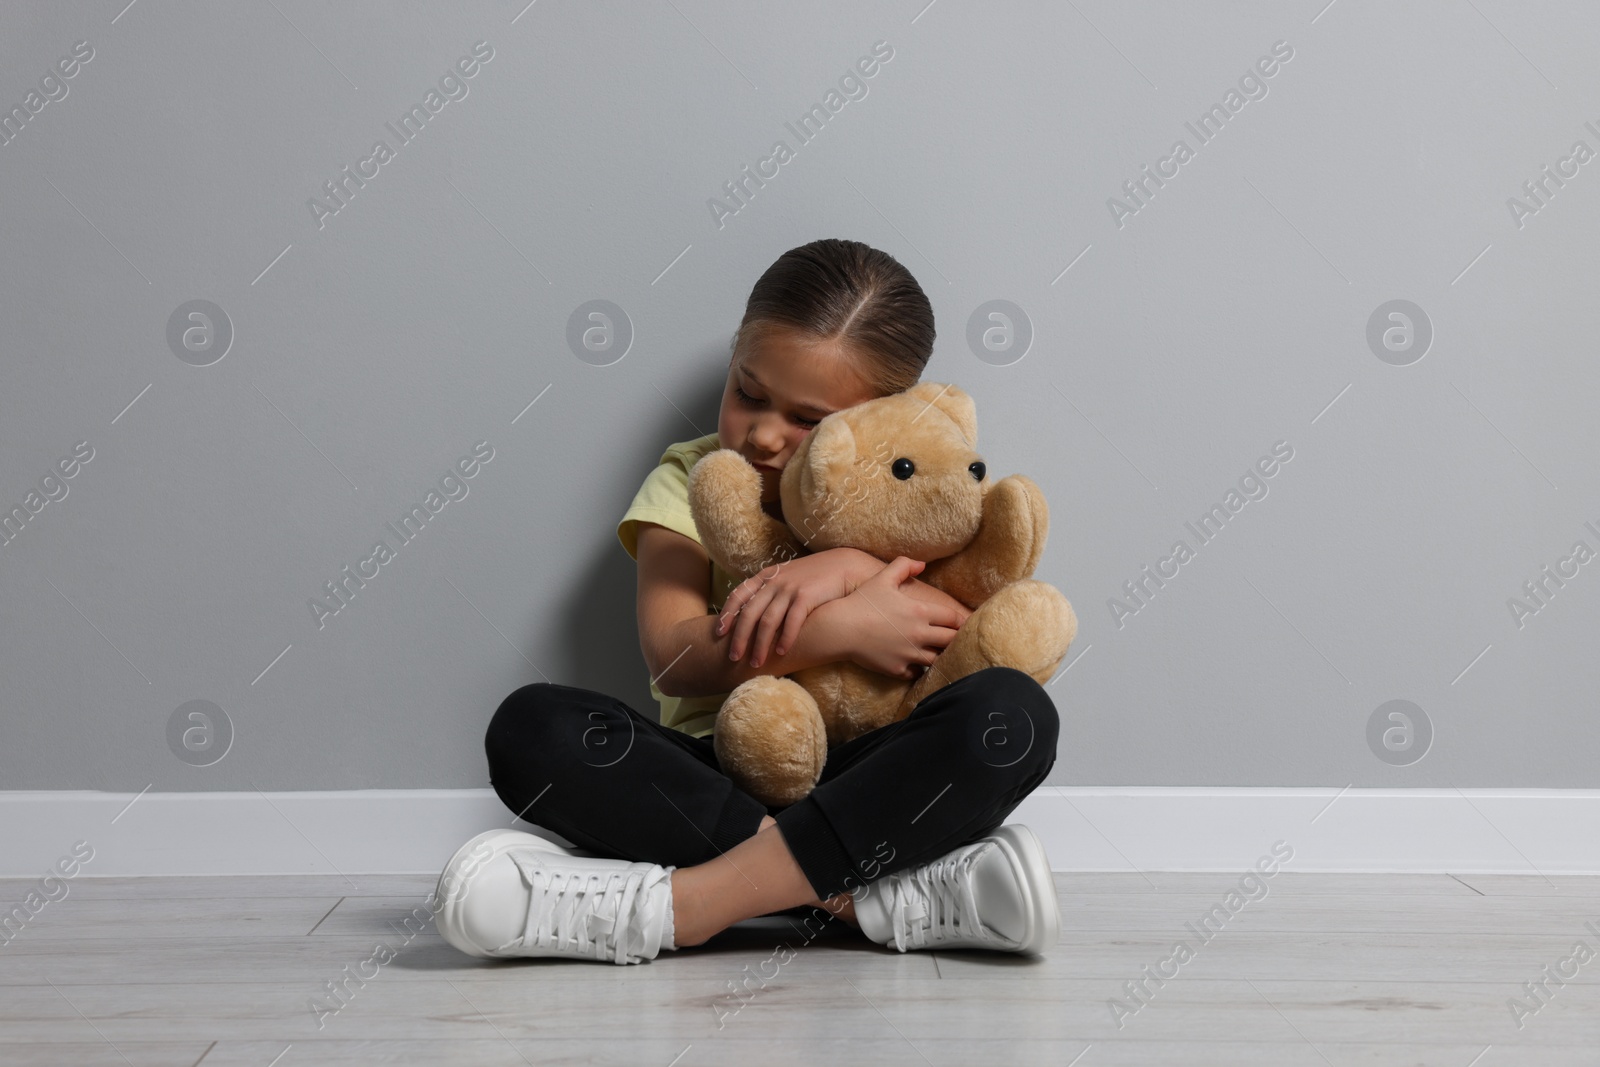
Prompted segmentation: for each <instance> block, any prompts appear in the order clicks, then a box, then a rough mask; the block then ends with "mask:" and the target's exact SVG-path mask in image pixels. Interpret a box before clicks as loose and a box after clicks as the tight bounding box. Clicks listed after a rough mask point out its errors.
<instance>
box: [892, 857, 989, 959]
mask: <svg viewBox="0 0 1600 1067" xmlns="http://www.w3.org/2000/svg"><path fill="white" fill-rule="evenodd" d="M992 847H993V845H992V844H991V843H989V842H978V843H977V844H974V845H973V846H972V847H970V848H965V849H959V850H957V851H955V852H952V853H950V854H949V855H946V856H943V857H941V858H939V859H937V860H934V861H933V862H931V863H926V864H922V865H921V866H918V867H911V868H907V869H906V870H904V871H897V872H895V873H894V874H892V875H890V876H889V878H888V879H885V880H886V881H888V882H889V885H888V887H887V888H888V889H889V892H890V897H889V905H890V906H889V912H890V914H891V915H892V916H893V917H894V946H895V947H896V948H897V949H899V950H900V951H901V952H904V951H906V950H907V949H911V948H922V947H924V946H927V945H938V944H940V943H943V942H957V943H967V944H971V943H973V942H989V941H997V940H999V938H998V937H997V936H996V935H995V934H994V933H993V932H991V931H990V930H989V928H988V927H986V926H985V925H983V920H982V919H980V918H979V917H978V902H977V898H976V897H975V896H974V895H973V892H972V882H973V879H972V866H973V864H974V863H976V862H977V861H978V858H979V857H980V856H982V855H983V854H984V852H985V851H987V850H988V849H990V848H992Z"/></svg>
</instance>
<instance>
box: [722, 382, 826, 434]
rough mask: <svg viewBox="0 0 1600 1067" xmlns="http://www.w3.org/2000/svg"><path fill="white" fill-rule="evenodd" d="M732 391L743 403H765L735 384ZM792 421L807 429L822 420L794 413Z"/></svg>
mask: <svg viewBox="0 0 1600 1067" xmlns="http://www.w3.org/2000/svg"><path fill="white" fill-rule="evenodd" d="M733 391H734V393H735V394H736V395H737V396H738V397H739V400H740V402H741V403H745V404H764V403H766V401H765V400H757V399H756V398H755V397H753V396H751V395H750V394H749V393H747V392H745V391H744V390H743V389H741V388H739V387H738V386H737V385H735V386H734V387H733ZM794 421H796V422H798V423H799V424H800V425H802V426H804V427H806V428H807V429H810V428H812V427H813V426H816V425H817V423H819V422H821V421H822V420H821V419H806V418H802V417H800V416H799V415H796V416H795V417H794Z"/></svg>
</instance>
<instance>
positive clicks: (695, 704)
mask: <svg viewBox="0 0 1600 1067" xmlns="http://www.w3.org/2000/svg"><path fill="white" fill-rule="evenodd" d="M721 447H722V446H721V445H720V444H719V443H718V441H717V435H716V434H714V433H710V434H706V435H705V436H704V437H698V438H695V439H694V440H693V441H680V442H678V443H677V444H674V445H669V446H668V447H667V450H666V451H665V452H663V453H662V454H661V461H660V464H659V465H658V466H657V467H656V468H655V470H653V471H651V472H650V474H649V476H648V477H646V478H645V480H644V484H643V485H641V486H640V487H639V491H638V492H637V493H636V494H634V497H633V503H632V504H631V505H629V506H628V510H627V511H626V512H624V513H623V516H622V521H621V522H619V523H618V524H617V539H618V540H620V541H621V542H622V547H623V548H624V549H626V550H627V552H628V555H629V556H631V557H632V558H633V559H634V560H636V561H637V560H638V558H639V523H641V522H653V523H656V524H658V525H661V526H665V527H666V528H667V529H669V530H676V531H677V532H678V533H681V534H683V535H684V536H685V537H692V538H694V540H695V541H696V542H699V541H700V531H699V530H698V529H696V527H695V524H694V515H693V513H691V512H690V510H689V471H690V470H691V469H692V468H693V467H694V465H695V464H696V463H698V462H700V460H701V458H702V457H703V456H706V455H708V454H709V453H712V452H715V451H716V450H717V449H719V448H721ZM739 582H740V579H738V578H736V577H734V576H733V575H731V574H729V573H728V572H727V571H725V570H723V569H722V568H721V567H719V566H717V564H716V561H714V560H713V561H712V563H711V587H710V588H709V589H707V590H706V599H707V600H708V602H709V603H710V611H709V612H708V614H712V615H715V614H718V613H720V612H721V611H722V605H723V603H724V602H725V601H727V599H728V594H729V593H731V592H733V590H734V589H735V588H737V587H738V585H739ZM650 695H651V696H653V697H655V698H656V702H657V703H658V704H660V705H661V725H663V726H669V727H671V728H672V729H675V730H682V731H683V732H684V733H686V734H688V735H689V736H691V737H707V736H710V734H711V732H712V729H713V727H715V726H716V719H717V711H718V710H719V709H720V708H721V707H722V702H723V701H724V700H726V699H727V697H728V694H727V693H715V694H712V695H709V696H700V697H670V696H667V695H666V694H665V693H663V692H662V691H661V690H660V689H659V688H657V687H656V683H655V682H653V681H652V682H651V683H650Z"/></svg>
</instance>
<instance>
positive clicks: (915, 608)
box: [841, 556, 972, 681]
mask: <svg viewBox="0 0 1600 1067" xmlns="http://www.w3.org/2000/svg"><path fill="white" fill-rule="evenodd" d="M925 566H927V564H926V563H924V562H923V561H922V560H919V559H911V558H909V557H907V556H897V557H896V558H895V560H894V562H893V563H890V564H889V565H888V566H886V567H884V568H883V569H882V570H880V571H879V572H878V573H877V574H875V575H873V576H872V577H871V578H869V579H867V581H866V582H864V583H863V584H862V585H861V586H860V587H859V588H858V589H856V591H855V592H853V593H851V594H850V595H849V596H847V597H845V598H844V600H843V601H841V604H842V605H843V607H842V610H841V613H842V615H843V622H842V624H841V625H843V626H844V627H845V628H846V630H847V632H848V635H849V642H850V644H849V647H850V649H851V654H850V659H851V662H853V663H856V664H857V665H859V666H861V667H865V668H866V669H867V670H869V671H877V672H878V673H879V674H886V675H888V676H889V677H891V678H903V679H905V680H906V681H912V680H914V679H916V678H917V677H918V676H919V675H920V674H921V673H922V671H923V670H924V669H925V668H927V667H928V666H929V665H930V664H931V663H933V661H934V660H935V659H937V658H938V656H939V653H940V652H943V651H944V647H945V646H946V645H948V644H949V643H950V642H951V641H952V640H954V638H955V636H956V631H957V630H959V629H960V628H961V624H962V623H964V622H966V621H967V618H968V616H970V615H971V614H972V612H971V611H969V610H967V608H966V607H964V606H963V605H962V604H961V602H960V601H958V600H956V599H955V598H954V597H952V596H950V595H949V594H948V593H945V592H943V591H942V590H939V589H935V588H933V587H932V586H930V585H927V584H926V583H924V582H919V581H917V579H916V578H915V575H917V574H920V573H921V572H922V569H923V567H925ZM918 587H920V588H918Z"/></svg>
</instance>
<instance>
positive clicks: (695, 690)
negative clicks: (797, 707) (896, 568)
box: [637, 522, 859, 697]
mask: <svg viewBox="0 0 1600 1067" xmlns="http://www.w3.org/2000/svg"><path fill="white" fill-rule="evenodd" d="M637 550H638V561H639V594H638V605H637V607H638V615H639V649H640V651H641V652H642V653H643V654H644V660H645V665H646V666H647V667H648V668H649V671H650V675H651V677H652V678H653V679H654V680H655V684H656V687H657V688H658V689H660V690H661V692H662V693H664V694H666V695H667V696H674V697H693V696H707V695H710V694H712V693H726V692H729V691H731V690H732V689H733V688H734V687H736V686H737V685H738V684H739V683H740V682H743V681H746V680H747V679H750V678H754V677H756V676H757V675H761V674H769V675H784V674H790V673H792V672H794V671H798V670H803V669H805V668H806V667H816V666H820V665H821V664H824V663H835V662H838V661H839V660H845V659H850V658H851V650H852V649H853V648H854V647H855V646H856V644H857V642H856V640H855V638H854V622H855V620H856V619H858V617H859V616H858V615H856V614H855V613H849V612H843V611H841V610H840V605H841V604H843V600H842V599H840V600H830V601H828V602H827V603H824V604H822V605H821V606H819V607H817V608H816V609H815V610H813V611H812V612H811V615H812V619H811V620H810V621H812V622H813V623H814V625H811V626H806V627H804V628H803V629H802V630H801V631H800V633H799V634H798V635H796V638H795V640H794V642H793V646H792V647H791V648H789V650H788V652H787V653H785V654H784V655H782V656H774V657H772V658H770V659H768V660H767V661H766V662H765V663H763V664H762V665H761V666H760V667H752V666H750V664H749V662H748V661H746V660H732V659H730V658H729V657H728V648H729V644H730V638H729V637H728V636H721V637H719V636H718V635H717V633H716V625H717V616H715V615H713V614H711V603H710V601H709V600H707V598H706V590H707V589H709V588H710V587H711V559H710V557H708V556H707V555H706V551H705V549H704V548H703V547H702V546H701V545H700V543H699V542H698V541H696V540H695V539H694V538H692V537H685V536H684V535H683V534H681V533H678V532H677V531H675V530H669V529H667V528H666V527H665V526H660V525H657V524H655V523H650V522H645V523H640V524H639V536H638V544H637Z"/></svg>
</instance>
